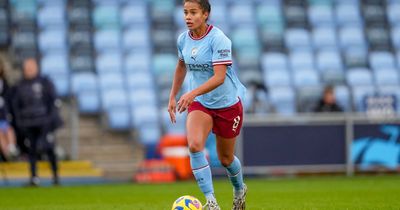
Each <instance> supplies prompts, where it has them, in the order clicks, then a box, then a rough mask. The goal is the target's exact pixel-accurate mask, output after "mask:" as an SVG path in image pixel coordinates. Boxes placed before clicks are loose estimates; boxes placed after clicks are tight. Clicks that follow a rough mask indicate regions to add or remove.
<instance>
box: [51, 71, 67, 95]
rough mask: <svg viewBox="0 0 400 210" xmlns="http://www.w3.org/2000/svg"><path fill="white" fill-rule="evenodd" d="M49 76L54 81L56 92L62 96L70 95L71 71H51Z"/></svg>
mask: <svg viewBox="0 0 400 210" xmlns="http://www.w3.org/2000/svg"><path fill="white" fill-rule="evenodd" d="M47 76H48V77H49V78H50V79H51V81H53V84H54V87H55V89H56V93H57V95H58V96H60V97H65V96H68V95H69V92H70V90H69V89H70V88H69V87H70V83H69V78H70V76H69V73H66V72H64V73H56V74H54V73H50V74H47Z"/></svg>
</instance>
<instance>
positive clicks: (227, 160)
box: [219, 155, 233, 167]
mask: <svg viewBox="0 0 400 210" xmlns="http://www.w3.org/2000/svg"><path fill="white" fill-rule="evenodd" d="M219 161H220V162H221V164H222V165H223V166H224V167H228V166H229V165H231V163H232V161H233V155H220V156H219Z"/></svg>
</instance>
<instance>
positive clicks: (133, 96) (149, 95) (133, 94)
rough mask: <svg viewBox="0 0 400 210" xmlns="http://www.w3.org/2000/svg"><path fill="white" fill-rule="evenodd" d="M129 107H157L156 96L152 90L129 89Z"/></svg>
mask: <svg viewBox="0 0 400 210" xmlns="http://www.w3.org/2000/svg"><path fill="white" fill-rule="evenodd" d="M129 105H130V106H131V107H132V108H135V107H140V106H157V96H156V93H155V90H154V89H153V88H140V89H130V91H129Z"/></svg>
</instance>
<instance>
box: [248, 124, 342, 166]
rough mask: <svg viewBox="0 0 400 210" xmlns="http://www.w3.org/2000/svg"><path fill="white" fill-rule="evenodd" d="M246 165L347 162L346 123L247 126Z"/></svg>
mask: <svg viewBox="0 0 400 210" xmlns="http://www.w3.org/2000/svg"><path fill="white" fill-rule="evenodd" d="M242 144H243V162H244V165H245V166H296V165H322V164H345V161H346V155H345V153H346V145H345V126H344V125H291V126H245V127H244V129H243V143H242Z"/></svg>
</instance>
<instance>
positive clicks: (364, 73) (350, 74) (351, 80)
mask: <svg viewBox="0 0 400 210" xmlns="http://www.w3.org/2000/svg"><path fill="white" fill-rule="evenodd" d="M346 80H347V84H348V85H350V86H366V85H373V78H372V73H371V71H370V70H369V69H366V68H354V69H349V70H348V71H347V72H346Z"/></svg>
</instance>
